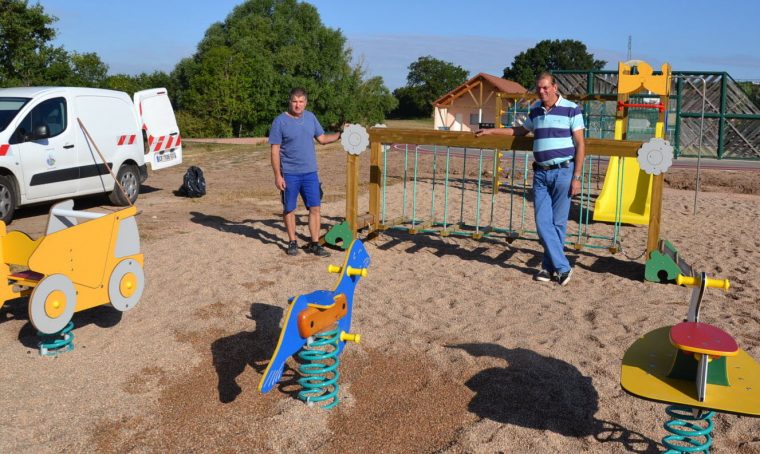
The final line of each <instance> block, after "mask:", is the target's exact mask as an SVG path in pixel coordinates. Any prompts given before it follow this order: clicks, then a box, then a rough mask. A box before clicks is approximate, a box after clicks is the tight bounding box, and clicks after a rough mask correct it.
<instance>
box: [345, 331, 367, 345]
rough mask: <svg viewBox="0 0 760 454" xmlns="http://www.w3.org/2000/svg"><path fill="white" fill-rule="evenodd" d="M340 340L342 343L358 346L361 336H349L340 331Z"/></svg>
mask: <svg viewBox="0 0 760 454" xmlns="http://www.w3.org/2000/svg"><path fill="white" fill-rule="evenodd" d="M340 340H342V341H343V342H354V343H357V344H358V343H359V342H360V341H361V340H362V336H361V334H349V333H347V332H345V331H341V332H340Z"/></svg>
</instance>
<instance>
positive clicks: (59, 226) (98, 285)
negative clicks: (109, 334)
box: [0, 200, 145, 356]
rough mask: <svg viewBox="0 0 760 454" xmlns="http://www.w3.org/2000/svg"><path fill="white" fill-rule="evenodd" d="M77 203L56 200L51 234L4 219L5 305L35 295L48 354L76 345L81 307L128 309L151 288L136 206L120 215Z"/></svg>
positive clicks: (0, 283) (1, 300) (34, 313)
mask: <svg viewBox="0 0 760 454" xmlns="http://www.w3.org/2000/svg"><path fill="white" fill-rule="evenodd" d="M73 208H74V202H73V201H72V200H66V201H63V202H60V203H58V204H56V205H53V207H52V208H51V209H50V214H49V216H48V224H47V231H46V234H45V235H44V236H42V237H40V238H38V239H36V240H33V239H31V238H30V237H29V236H28V235H27V234H26V233H23V232H20V231H11V232H8V231H7V230H6V228H5V223H3V222H0V258H2V262H0V278H1V279H2V280H0V307H2V306H3V304H5V302H7V301H8V300H12V299H16V298H19V297H24V296H28V297H29V321H30V322H31V323H32V326H34V327H35V328H36V329H37V331H38V333H39V336H40V337H41V339H42V340H41V342H40V343H39V347H40V354H42V355H45V356H54V355H56V354H58V353H62V352H64V351H68V350H71V349H72V348H73V343H72V341H73V339H74V334H73V333H72V332H71V330H72V329H73V327H74V325H73V324H72V322H71V319H72V317H73V315H74V313H75V312H79V311H83V310H85V309H89V308H91V307H95V306H101V305H104V304H109V303H110V304H111V305H112V306H113V307H114V308H115V309H116V310H118V311H122V312H123V311H127V310H129V309H132V308H134V307H135V306H136V305H137V303H138V302H139V301H140V297H141V296H142V292H143V289H144V288H145V274H144V273H143V254H142V253H140V234H139V232H138V228H137V221H136V220H135V215H136V214H137V208H135V207H134V206H130V207H128V208H125V209H122V210H119V211H116V212H113V213H93V212H89V211H77V210H74V209H73ZM11 266H13V267H14V270H13V271H11Z"/></svg>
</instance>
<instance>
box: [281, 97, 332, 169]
mask: <svg viewBox="0 0 760 454" xmlns="http://www.w3.org/2000/svg"><path fill="white" fill-rule="evenodd" d="M324 133H325V131H324V130H323V129H322V125H320V124H319V120H317V117H316V116H314V114H313V113H311V112H309V111H308V110H305V111H304V112H303V114H302V115H301V117H300V118H293V117H291V116H290V115H288V114H287V113H285V112H283V113H281V114H280V115H278V116H277V118H275V119H274V121H273V122H272V129H271V130H270V131H269V144H270V145H279V146H280V170H281V171H282V173H283V175H284V174H289V175H292V174H304V173H311V172H316V171H317V150H316V149H315V148H314V138H315V137H319V136H321V135H322V134H324Z"/></svg>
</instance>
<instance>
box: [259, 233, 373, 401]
mask: <svg viewBox="0 0 760 454" xmlns="http://www.w3.org/2000/svg"><path fill="white" fill-rule="evenodd" d="M369 263H370V258H369V254H367V250H366V249H365V248H364V244H363V243H362V242H361V241H360V240H354V241H353V242H352V243H351V246H350V247H349V249H348V252H347V254H346V259H345V261H344V263H343V266H335V265H330V266H329V267H328V271H329V272H330V273H337V274H340V278H338V282H337V284H336V286H335V289H334V290H332V291H328V290H317V291H315V292H311V293H309V294H306V295H299V296H296V297H294V298H291V299H290V300H289V301H288V303H289V304H290V305H289V307H288V311H287V314H286V315H285V320H284V322H283V324H282V330H281V331H280V337H279V340H278V341H277V346H276V347H275V349H274V353H273V354H272V359H271V360H270V361H269V364H268V365H267V368H266V370H265V371H264V375H263V376H262V377H261V381H260V382H259V391H261V392H262V393H266V392H269V391H270V390H271V389H272V388H273V387H274V386H275V385H276V384H277V383H278V382H279V381H280V378H281V377H282V373H283V370H284V369H285V362H286V361H287V360H288V358H290V357H291V356H293V355H295V354H296V353H298V357H299V359H300V360H301V361H302V364H301V365H300V366H299V374H300V375H301V378H300V379H299V380H298V384H299V385H301V387H302V388H303V390H301V391H300V392H299V393H298V398H299V399H301V400H303V401H305V402H306V403H307V404H309V405H313V404H320V405H321V406H322V408H325V409H331V408H333V407H335V406H336V405H338V403H339V399H338V380H339V379H340V373H339V372H338V366H339V364H340V361H339V360H338V357H339V355H340V354H341V352H342V351H343V348H344V347H345V344H346V342H347V341H350V342H356V343H359V341H360V335H359V334H350V331H351V315H352V312H353V301H354V290H355V289H356V284H357V283H358V282H359V279H361V278H362V277H366V276H367V267H369Z"/></svg>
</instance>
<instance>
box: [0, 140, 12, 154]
mask: <svg viewBox="0 0 760 454" xmlns="http://www.w3.org/2000/svg"><path fill="white" fill-rule="evenodd" d="M10 147H11V146H10V145H8V144H7V143H6V144H5V145H0V156H5V154H6V153H8V149H10Z"/></svg>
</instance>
